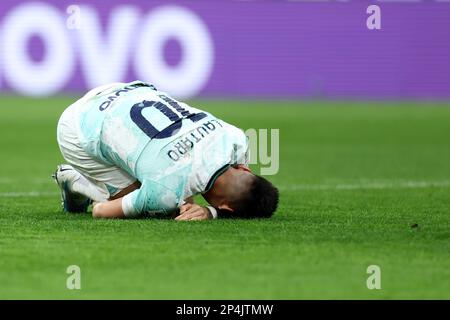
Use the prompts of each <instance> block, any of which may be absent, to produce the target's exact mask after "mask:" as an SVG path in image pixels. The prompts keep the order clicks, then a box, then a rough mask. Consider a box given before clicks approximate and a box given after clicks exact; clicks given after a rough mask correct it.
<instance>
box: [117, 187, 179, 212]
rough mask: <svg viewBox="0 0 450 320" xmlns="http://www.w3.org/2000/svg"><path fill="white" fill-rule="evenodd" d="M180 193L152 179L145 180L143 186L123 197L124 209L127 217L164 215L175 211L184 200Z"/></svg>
mask: <svg viewBox="0 0 450 320" xmlns="http://www.w3.org/2000/svg"><path fill="white" fill-rule="evenodd" d="M182 200H183V199H181V197H180V195H178V194H177V193H176V192H174V191H172V190H171V189H169V188H167V187H165V186H163V185H161V184H159V183H157V182H155V181H152V180H145V181H144V182H143V183H142V185H141V187H140V188H139V189H137V190H135V191H133V192H131V193H129V194H127V195H126V196H124V197H123V199H122V210H123V213H124V215H125V217H127V218H132V217H139V216H142V215H144V214H150V215H153V216H164V215H166V214H169V213H171V212H173V211H174V210H175V209H177V208H178V206H179V204H180V203H181V202H182Z"/></svg>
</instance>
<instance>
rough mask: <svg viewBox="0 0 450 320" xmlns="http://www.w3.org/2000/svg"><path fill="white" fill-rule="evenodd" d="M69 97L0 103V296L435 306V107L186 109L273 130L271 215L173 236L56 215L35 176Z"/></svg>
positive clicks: (446, 120) (445, 264) (448, 235)
mask: <svg viewBox="0 0 450 320" xmlns="http://www.w3.org/2000/svg"><path fill="white" fill-rule="evenodd" d="M73 100H74V99H73V98H67V97H60V98H48V99H41V100H33V99H24V98H17V97H1V98H0V164H1V169H0V172H1V173H0V298H3V299H12V298H56V299H60V298H72V299H91V298H112V299H122V298H125V299H128V298H132V299H170V298H172V299H231V298H235V299H241V298H243V299H260V298H261V299H316V298H319V299H334V298H343V299H356V298H359V299H409V298H412V299H421V298H425V299H432V298H437V299H449V298H450V254H449V252H450V108H449V107H448V106H445V105H443V104H439V105H435V104H427V105H424V104H417V103H381V102H380V103H374V102H372V103H356V102H353V103H328V102H327V103H324V102H277V101H273V102H266V103H263V102H256V101H253V102H246V101H241V102H239V101H221V102H218V101H199V102H196V103H193V105H195V106H198V107H199V108H203V109H205V110H208V111H211V112H213V113H214V114H216V115H217V116H219V117H221V118H223V119H224V120H226V121H228V122H231V123H233V124H236V125H237V126H239V127H241V128H243V129H247V128H279V129H280V170H279V173H278V174H277V175H275V176H270V177H268V178H269V179H270V180H271V181H273V182H274V183H275V184H276V185H277V186H279V188H280V192H281V198H280V200H281V203H280V206H279V210H278V212H277V213H276V215H275V216H274V217H273V218H272V219H270V220H252V221H244V220H234V221H231V220H227V221H220V220H218V221H203V222H194V223H177V222H174V221H170V220H150V219H147V220H127V221H119V220H115V221H106V220H93V219H92V218H91V217H90V216H89V215H68V214H63V213H62V212H61V208H60V200H59V194H58V190H57V187H56V185H55V184H54V182H53V181H52V180H51V179H50V174H51V173H52V172H53V171H54V169H55V166H56V165H57V164H58V163H60V162H62V158H61V156H60V154H59V150H58V147H57V144H56V141H55V139H56V138H55V130H56V122H57V119H58V117H59V115H60V113H61V112H62V110H63V109H64V108H65V107H66V106H67V105H68V104H70V103H71V102H72V101H73ZM413 224H417V225H418V227H416V228H412V227H411V226H412V225H413ZM69 265H78V266H80V268H81V286H82V288H81V290H68V289H67V288H66V279H67V276H68V275H67V274H66V268H67V267H68V266H69ZM369 265H378V266H380V268H381V287H382V288H381V290H369V289H368V288H367V286H366V279H367V277H368V276H369V275H368V274H367V273H366V269H367V267H368V266H369Z"/></svg>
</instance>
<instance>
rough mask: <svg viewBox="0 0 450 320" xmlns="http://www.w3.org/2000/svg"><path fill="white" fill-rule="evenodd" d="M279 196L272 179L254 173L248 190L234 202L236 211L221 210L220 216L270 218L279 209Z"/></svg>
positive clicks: (233, 205)
mask: <svg viewBox="0 0 450 320" xmlns="http://www.w3.org/2000/svg"><path fill="white" fill-rule="evenodd" d="M278 197H279V193H278V189H277V188H276V187H275V186H274V185H273V184H272V183H271V182H270V181H268V180H267V179H265V178H263V177H260V176H257V175H254V176H253V179H252V182H251V184H250V187H249V189H248V191H247V192H246V193H245V194H243V195H242V197H240V198H239V199H237V200H234V201H233V202H232V207H233V209H234V211H233V212H230V211H228V210H220V211H219V217H230V218H231V217H233V218H269V217H271V216H272V215H273V213H274V212H275V211H276V210H277V207H278ZM224 211H226V212H224Z"/></svg>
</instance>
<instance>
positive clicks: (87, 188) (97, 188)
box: [69, 170, 109, 202]
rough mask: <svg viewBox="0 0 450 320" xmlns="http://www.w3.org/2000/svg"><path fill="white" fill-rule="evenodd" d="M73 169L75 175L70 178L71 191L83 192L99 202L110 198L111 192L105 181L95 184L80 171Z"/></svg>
mask: <svg viewBox="0 0 450 320" xmlns="http://www.w3.org/2000/svg"><path fill="white" fill-rule="evenodd" d="M73 171H74V175H73V178H72V179H70V180H71V182H70V184H69V187H70V189H71V191H73V192H75V193H79V194H82V195H84V196H86V197H88V198H89V199H92V200H94V201H97V202H104V201H107V200H108V198H109V192H108V189H107V188H106V186H105V185H104V184H103V183H98V184H94V183H92V182H91V181H89V180H88V179H87V178H86V177H84V176H83V175H82V174H81V173H79V172H78V171H76V170H73Z"/></svg>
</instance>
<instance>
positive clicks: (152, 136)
mask: <svg viewBox="0 0 450 320" xmlns="http://www.w3.org/2000/svg"><path fill="white" fill-rule="evenodd" d="M103 88H104V87H103ZM94 90H95V89H94ZM78 119H79V123H78V127H79V132H80V141H81V145H82V148H83V149H84V150H85V151H86V152H87V153H88V154H89V155H90V156H92V157H93V158H95V159H96V160H98V161H100V162H103V163H105V164H108V165H116V166H118V167H120V168H122V169H123V170H125V171H126V172H128V173H129V174H130V175H132V176H134V177H135V178H136V179H137V180H139V181H140V182H141V183H142V186H141V188H140V189H138V190H136V191H134V192H132V193H130V194H129V195H127V196H125V197H124V199H123V201H122V202H123V209H124V212H125V214H126V215H127V216H136V215H139V214H142V213H155V214H157V213H166V212H170V211H172V210H174V209H175V208H177V207H178V206H179V205H181V204H182V203H183V200H184V199H186V198H188V197H190V196H192V195H195V194H198V193H202V192H205V191H207V190H208V189H209V188H210V187H211V186H212V184H213V183H214V180H215V178H217V176H218V175H220V173H222V172H223V171H224V170H225V169H226V168H227V167H228V166H229V165H232V164H247V163H248V144H247V138H246V136H245V134H244V133H243V132H242V130H240V129H238V128H236V127H234V126H232V125H230V124H228V123H226V122H224V121H222V120H220V119H217V118H216V117H214V116H213V115H211V114H210V113H207V112H205V111H202V110H199V109H196V108H192V107H190V106H188V105H187V104H185V103H182V102H179V101H177V100H175V99H173V98H171V97H169V96H168V95H167V94H166V93H164V92H161V91H158V90H156V89H155V88H154V87H153V86H152V85H150V84H147V83H144V82H141V81H135V82H131V83H118V84H114V85H111V86H109V87H108V88H107V89H102V90H101V91H99V92H98V93H96V92H95V91H94V94H92V91H91V93H90V94H89V97H88V98H86V101H85V102H84V103H83V105H82V107H81V109H80V111H79V116H78Z"/></svg>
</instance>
